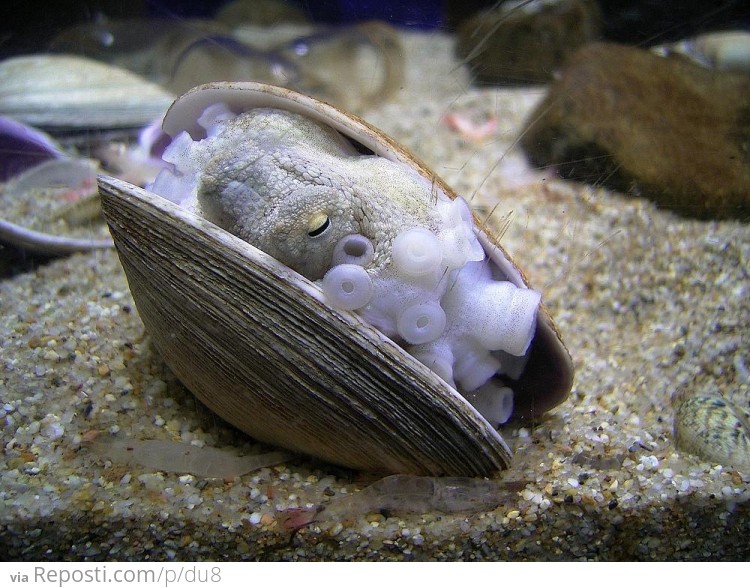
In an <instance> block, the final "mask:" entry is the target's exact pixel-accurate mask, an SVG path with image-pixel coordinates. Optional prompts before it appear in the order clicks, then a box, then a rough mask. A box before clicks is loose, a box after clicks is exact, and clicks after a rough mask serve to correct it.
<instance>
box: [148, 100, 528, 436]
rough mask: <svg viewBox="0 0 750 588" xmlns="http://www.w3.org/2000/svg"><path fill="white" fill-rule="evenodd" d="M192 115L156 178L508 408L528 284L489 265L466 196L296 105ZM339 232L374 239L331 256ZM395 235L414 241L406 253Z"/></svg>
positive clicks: (495, 416)
mask: <svg viewBox="0 0 750 588" xmlns="http://www.w3.org/2000/svg"><path fill="white" fill-rule="evenodd" d="M198 122H199V123H200V124H201V125H202V126H203V127H204V128H205V129H206V133H207V138H206V139H204V140H199V141H193V140H192V139H191V138H190V136H189V135H188V134H187V133H182V134H180V135H178V136H177V137H175V139H174V141H173V143H172V145H171V146H170V147H169V148H168V150H167V151H166V152H165V155H164V159H165V161H167V162H170V163H172V164H174V165H175V168H176V169H175V171H170V170H167V171H165V172H162V174H161V175H160V176H159V177H158V178H157V179H156V180H155V182H154V184H153V186H152V190H153V191H154V192H156V193H159V194H162V195H163V196H165V197H168V198H170V199H172V200H175V201H178V202H180V203H181V204H182V205H183V206H186V207H187V208H188V209H191V210H193V211H194V212H196V213H198V214H200V215H201V216H204V217H205V218H207V219H208V220H210V221H212V222H214V223H215V224H217V225H219V226H220V227H222V228H224V229H225V230H227V231H229V232H231V233H233V234H235V235H237V236H238V237H240V238H242V239H244V240H246V241H248V242H249V243H251V244H253V245H254V246H256V247H258V248H259V249H261V250H263V251H265V252H266V253H268V254H270V255H272V256H273V257H275V258H276V259H278V260H279V261H281V262H282V263H284V264H285V265H287V266H289V267H291V268H292V269H294V270H296V271H298V272H299V273H301V274H303V275H304V276H305V277H307V278H309V279H311V280H322V281H321V284H322V287H323V291H324V293H325V294H326V296H327V297H328V298H329V300H330V301H331V303H332V305H333V306H337V305H339V306H341V307H342V308H345V309H346V310H355V311H356V312H358V313H359V314H360V315H361V316H362V317H363V318H364V319H365V320H367V321H368V322H370V323H371V324H373V325H374V326H375V327H377V328H378V329H380V330H381V331H382V332H383V333H384V334H386V335H387V336H389V337H393V338H394V339H396V340H397V341H400V342H401V343H402V344H404V346H405V348H406V350H407V351H408V352H410V353H412V354H413V355H414V356H415V357H416V358H417V359H419V360H420V361H422V362H423V363H425V365H428V367H431V368H432V369H433V370H434V371H435V372H436V373H438V375H440V376H441V377H443V379H445V380H446V381H447V382H449V383H450V384H451V385H453V386H456V387H457V388H458V389H459V391H461V392H462V393H468V394H465V395H466V396H467V399H469V400H470V401H471V402H472V403H473V404H475V406H477V409H478V410H479V411H480V412H481V413H482V414H483V415H484V416H485V417H486V418H487V419H488V420H489V421H490V422H492V423H494V424H499V423H501V422H503V421H504V420H507V418H508V416H509V415H510V411H511V410H512V408H511V407H510V406H511V403H512V392H511V391H510V389H508V388H506V387H505V383H504V382H502V381H497V382H495V381H494V380H493V379H492V377H493V374H495V373H500V374H503V373H504V374H507V375H510V376H512V377H514V378H515V377H518V374H519V370H520V369H522V368H523V363H524V361H525V358H524V356H525V354H526V352H527V350H528V347H529V344H530V341H531V337H532V336H533V333H534V331H535V325H536V314H537V308H538V304H539V294H538V293H536V292H534V291H533V290H528V289H526V288H518V287H516V286H514V285H512V284H511V283H510V282H509V281H507V277H505V276H502V275H498V273H499V272H498V270H497V268H494V266H492V265H491V264H490V265H488V264H489V263H490V262H489V261H488V260H487V259H486V258H485V254H484V250H483V249H482V247H481V245H480V244H479V242H478V241H477V239H476V237H475V236H474V232H473V225H472V219H471V214H470V212H469V209H468V206H467V205H466V204H465V202H463V200H461V199H456V200H453V201H452V200H450V199H448V198H447V197H445V196H443V195H438V193H437V192H436V191H434V190H433V187H432V186H431V185H430V183H429V182H428V181H427V180H425V179H424V178H423V177H421V176H419V175H418V174H416V173H415V172H414V171H413V170H411V169H410V168H409V167H407V166H404V165H403V164H400V163H398V162H393V161H390V160H387V159H384V158H381V157H377V156H374V155H367V154H365V155H363V154H362V153H360V152H359V151H358V150H357V149H356V148H355V146H354V145H353V144H352V143H350V142H349V141H347V140H346V139H344V138H343V137H342V136H341V135H340V134H339V133H337V132H336V131H334V130H332V129H331V128H328V127H326V126H324V125H322V124H320V123H317V122H314V121H312V120H310V119H308V118H306V117H304V116H301V115H298V114H294V113H290V112H287V111H283V110H276V109H269V108H259V109H254V110H250V111H247V112H244V113H242V114H240V115H237V116H235V115H234V114H233V113H232V112H230V111H229V110H228V109H226V108H223V107H222V106H221V105H215V106H211V107H209V108H207V109H206V111H205V112H204V113H203V115H202V116H201V117H200V118H199V119H198ZM350 239H354V241H356V242H357V246H356V247H358V248H359V247H362V248H364V246H362V245H361V244H362V243H365V244H367V243H368V242H369V243H371V245H372V247H371V250H370V251H368V252H367V255H365V256H363V259H362V261H356V260H355V261H354V262H353V263H350V262H345V263H343V264H341V265H334V267H333V268H332V267H331V266H332V263H333V262H332V259H335V258H337V257H340V251H339V253H336V255H334V253H335V251H337V249H336V248H337V245H340V244H344V243H345V242H347V240H350ZM405 242H408V243H411V244H412V245H410V246H408V247H407V252H406V253H404V246H403V243H405ZM394 245H395V246H394ZM339 249H340V247H339ZM432 258H434V259H432ZM425 260H426V263H427V265H426V266H424V267H425V268H426V269H423V268H422V266H420V263H422V262H423V261H425ZM493 268H494V269H493ZM334 274H335V276H334V281H335V280H336V279H338V280H339V282H338V284H339V286H340V285H341V284H343V285H344V286H346V288H354V287H356V288H361V287H365V295H364V298H362V299H361V300H359V301H358V302H356V304H353V305H351V306H348V307H347V306H345V304H344V303H342V304H338V300H339V298H338V295H337V294H336V292H334V290H335V286H334V287H332V286H331V285H330V284H329V283H328V282H330V281H331V280H330V278H331V276H333V275H334ZM340 276H343V277H340ZM349 276H352V279H350V278H349ZM342 280H343V281H342ZM358 280H359V281H358ZM355 285H356V286H355ZM453 288H462V290H461V291H462V292H465V294H464V295H461V296H457V295H456V292H457V290H453ZM423 324H427V325H428V333H432V331H429V328H430V325H437V327H436V328H437V330H435V331H434V333H432V334H429V336H427V337H423V336H422V334H421V332H418V331H419V328H421V326H422V325H423ZM404 325H406V326H404ZM503 332H508V333H509V337H512V338H513V341H512V342H510V343H508V344H507V346H506V344H505V341H502V340H500V339H497V337H496V334H497V333H503ZM518 333H520V335H519V334H518ZM488 341H489V342H488ZM454 376H455V378H456V381H457V382H458V385H457V384H456V382H454ZM500 398H503V399H506V400H505V401H500V400H498V399H500ZM493 399H494V400H493Z"/></svg>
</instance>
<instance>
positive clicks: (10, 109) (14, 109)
mask: <svg viewBox="0 0 750 588" xmlns="http://www.w3.org/2000/svg"><path fill="white" fill-rule="evenodd" d="M172 99H173V97H172V95H171V94H169V93H168V92H166V91H165V90H163V89H162V88H160V87H159V86H157V85H156V84H153V83H151V82H149V81H147V80H144V79H143V78H141V77H139V76H137V75H136V74H133V73H131V72H128V71H126V70H124V69H120V68H118V67H115V66H112V65H107V64H104V63H99V62H97V61H93V60H91V59H85V58H83V57H75V56H72V55H45V54H41V55H29V56H23V57H13V58H11V59H7V60H5V61H3V62H0V114H3V115H5V116H9V117H11V118H14V119H16V120H18V121H21V122H24V123H26V124H28V125H32V126H35V127H40V128H44V129H91V128H96V129H116V128H136V127H142V126H145V125H147V124H148V123H149V122H151V121H152V120H153V119H155V118H157V117H160V116H162V115H163V114H164V111H165V110H166V109H167V108H168V107H169V105H170V104H171V103H172Z"/></svg>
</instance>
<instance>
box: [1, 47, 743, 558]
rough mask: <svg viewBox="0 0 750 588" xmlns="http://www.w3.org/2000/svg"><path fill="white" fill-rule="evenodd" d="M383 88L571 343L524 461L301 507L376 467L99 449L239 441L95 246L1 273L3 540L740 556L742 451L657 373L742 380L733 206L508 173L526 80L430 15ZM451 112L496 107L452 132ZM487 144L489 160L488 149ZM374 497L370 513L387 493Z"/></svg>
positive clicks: (76, 550) (220, 551) (222, 552)
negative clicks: (153, 458) (214, 463)
mask: <svg viewBox="0 0 750 588" xmlns="http://www.w3.org/2000/svg"><path fill="white" fill-rule="evenodd" d="M403 42H404V46H405V52H406V56H407V71H406V81H405V85H404V89H403V90H402V91H401V92H400V93H399V94H398V95H397V96H396V97H395V98H394V100H392V101H391V102H389V103H388V104H386V105H382V106H379V107H377V108H373V109H371V110H369V111H367V112H365V113H363V114H364V116H365V117H366V118H367V119H368V120H369V121H370V122H372V123H373V124H375V125H376V126H379V127H380V128H382V129H383V130H385V131H386V132H388V133H390V134H391V135H392V136H393V137H394V138H396V139H397V140H399V141H401V142H403V143H404V144H406V145H407V146H408V147H409V148H411V149H412V150H413V151H414V152H415V153H416V154H418V155H419V156H420V157H421V158H422V159H424V160H425V161H426V162H427V163H428V164H429V165H430V166H432V167H433V168H434V169H435V171H436V172H437V173H438V174H439V175H441V176H442V177H443V178H444V179H445V180H446V181H447V182H448V183H449V184H450V185H452V186H453V187H454V188H455V189H456V190H457V191H458V192H459V193H460V194H463V195H464V196H465V197H466V198H467V199H468V200H470V201H471V203H472V205H473V206H474V207H475V208H476V209H477V210H478V211H479V212H480V213H482V212H484V213H485V214H486V213H488V212H489V211H493V212H492V216H491V219H490V221H489V222H490V224H491V225H493V226H495V227H496V228H497V227H499V226H500V225H501V224H502V222H503V219H505V218H507V217H508V215H510V217H509V218H510V223H509V227H508V229H507V231H506V232H505V234H504V236H503V238H502V243H503V245H504V246H505V247H506V249H507V250H508V251H510V252H511V253H512V254H513V255H514V258H515V260H516V262H517V263H518V264H519V265H520V266H521V267H522V268H524V270H525V272H526V273H527V275H528V277H529V279H530V281H531V284H532V285H533V286H534V287H536V288H538V289H540V290H541V291H542V292H543V295H544V300H545V302H546V304H547V306H548V308H549V310H550V312H551V314H552V316H553V317H554V318H555V320H556V322H557V325H558V327H559V329H560V331H561V333H562V335H563V338H564V340H565V343H566V345H567V346H568V348H569V349H570V353H571V355H572V357H573V361H574V363H575V368H576V379H575V384H574V387H573V390H572V393H571V395H570V397H569V399H568V400H567V401H565V402H564V403H563V404H562V405H560V406H559V407H557V408H556V409H554V410H553V411H552V412H551V413H550V414H549V415H547V416H546V417H545V418H544V419H543V420H541V421H540V422H538V423H535V425H534V426H533V427H530V426H528V425H527V426H521V425H518V424H511V425H509V426H507V427H506V428H505V429H504V430H503V435H504V436H505V438H506V439H507V440H508V443H509V444H510V445H511V447H512V448H513V450H514V453H515V461H514V464H513V467H512V468H511V470H509V471H508V472H505V473H503V474H500V475H499V476H498V477H501V476H504V477H505V478H506V479H512V480H515V481H519V480H520V481H522V482H523V483H524V484H523V485H522V486H523V488H522V489H521V490H520V491H518V492H508V493H506V495H504V496H503V497H502V498H501V499H500V500H501V502H500V504H499V505H498V506H497V508H495V509H494V510H492V511H489V512H482V513H475V514H443V513H438V512H430V513H421V514H408V515H403V516H396V515H393V514H391V515H390V516H385V515H384V514H383V513H377V512H373V513H371V514H369V515H366V516H356V517H353V518H351V519H347V518H344V519H340V520H331V519H330V518H329V519H327V518H326V517H325V511H323V512H322V513H321V515H320V517H319V521H318V522H315V523H313V524H311V525H309V526H306V527H304V528H302V529H300V530H299V531H297V532H296V533H294V534H292V533H290V532H289V531H288V530H287V529H286V528H285V527H284V525H283V516H282V515H283V513H284V512H286V511H288V510H289V509H294V508H314V507H316V506H318V505H321V504H326V503H329V502H330V501H331V500H333V499H334V498H336V497H339V496H342V495H345V494H347V493H349V494H351V493H354V492H357V491H358V490H360V489H361V488H363V487H364V486H365V485H366V484H367V483H369V482H371V481H372V480H373V479H374V478H372V477H368V476H363V475H357V474H355V473H353V472H348V471H344V470H341V469H340V468H336V467H334V466H330V465H327V464H324V463H320V462H313V461H310V460H306V459H305V458H297V459H295V460H294V461H292V462H289V463H286V464H283V465H280V466H276V467H272V468H264V469H261V470H259V471H256V472H254V473H251V474H247V475H245V476H243V477H241V478H238V479H235V480H234V481H233V482H225V481H221V480H204V479H200V478H198V477H196V476H192V475H178V474H164V473H161V472H153V471H149V470H147V469H145V468H142V469H138V468H132V467H123V466H121V465H117V464H114V465H113V464H105V463H103V462H102V460H100V459H99V458H97V456H96V455H93V454H92V453H91V452H89V451H87V450H86V448H85V447H82V444H81V441H82V438H83V437H84V436H85V435H86V434H87V433H88V432H89V431H92V430H100V431H107V432H109V433H118V434H119V435H121V436H125V435H127V436H129V437H132V438H135V439H176V440H182V441H184V442H192V443H194V444H198V445H207V446H234V447H237V448H238V449H239V450H241V451H245V452H258V451H263V450H268V449H269V448H267V447H259V446H257V444H254V443H253V442H252V440H249V439H248V438H247V437H246V436H244V435H242V434H241V433H238V432H237V431H235V430H234V429H232V428H231V427H229V426H228V425H226V424H224V423H223V422H221V421H220V420H219V419H218V418H217V417H215V416H213V415H211V414H210V413H208V411H207V410H206V409H205V408H204V407H202V406H201V405H200V404H199V403H198V402H197V401H196V400H195V399H194V398H193V396H192V395H191V394H190V393H189V392H188V391H187V390H186V389H185V388H183V387H182V386H181V385H180V384H179V382H177V381H176V380H175V379H174V377H173V376H172V375H171V374H170V373H169V371H168V370H167V368H166V367H165V366H164V364H163V362H162V360H161V359H160V358H159V356H158V355H157V354H156V352H155V351H154V349H153V347H152V346H151V345H150V343H149V338H148V336H147V335H146V333H145V332H144V329H143V325H142V323H141V320H140V318H139V317H138V313H137V310H136V308H135V306H134V303H133V300H132V298H131V296H130V292H129V290H128V285H127V282H126V279H125V275H124V273H123V271H122V268H121V266H120V263H119V261H118V258H117V255H116V253H115V252H114V251H97V252H92V253H90V254H79V255H75V256H71V257H67V258H62V259H58V260H55V261H53V262H51V263H49V264H47V265H44V266H43V267H40V268H39V269H37V270H36V271H31V272H27V273H24V274H21V275H17V276H15V277H13V278H10V279H6V280H4V281H1V282H0V333H1V334H2V335H1V336H2V341H3V344H2V350H1V351H0V359H1V361H2V366H3V371H2V374H1V375H0V393H1V395H2V399H1V405H0V417H2V419H3V428H2V431H1V432H0V435H1V436H2V437H1V440H2V447H3V453H4V458H3V462H2V463H1V464H0V552H2V553H4V554H5V556H6V558H7V559H12V560H32V559H53V560H65V559H70V560H86V559H88V560H101V559H121V560H136V559H137V560H196V559H197V560H208V559H215V560H238V559H264V560H271V559H273V560H277V559H280V560H319V559H357V560H433V559H437V560H461V559H463V560H506V559H508V560H527V559H541V560H571V559H600V560H620V559H639V560H663V559H747V558H748V557H749V556H750V546H749V545H748V542H747V537H748V536H750V508H749V507H748V498H750V486H749V484H750V472H747V471H740V470H737V469H734V468H732V467H729V466H722V465H719V464H716V463H708V462H704V461H701V460H700V459H699V458H697V457H694V456H691V455H689V454H687V453H684V452H679V451H677V450H676V448H675V446H674V443H673V435H672V426H673V417H674V400H673V399H674V397H675V395H691V394H721V395H723V396H725V397H726V398H728V399H731V400H733V401H735V402H740V403H742V402H744V403H747V398H748V396H750V381H748V379H747V375H746V374H747V371H743V370H742V369H740V368H738V366H740V367H742V366H744V365H748V364H750V362H748V357H747V349H748V333H750V329H749V327H750V290H749V288H750V280H748V268H749V267H750V228H749V227H748V225H747V224H743V223H739V222H698V221H694V220H690V219H685V218H681V217H677V216H675V215H673V214H671V213H668V212H664V211H660V210H658V209H657V208H656V207H655V206H653V205H652V204H651V203H650V202H648V201H645V200H641V199H634V198H629V197H625V196H623V195H618V194H614V193H611V192H607V191H606V190H602V189H596V188H592V187H587V186H582V185H578V184H570V183H565V182H562V181H559V180H554V179H543V178H541V177H534V176H528V175H525V174H523V173H521V172H520V171H519V170H520V169H521V168H522V166H521V164H520V155H519V154H518V153H517V152H516V151H515V150H514V149H513V148H512V144H513V139H514V138H515V136H516V134H517V133H518V131H519V129H520V128H521V125H522V122H523V120H524V117H525V116H526V115H527V114H528V113H529V112H530V111H531V110H532V109H533V107H534V105H535V104H536V103H537V102H538V100H539V99H540V98H541V97H542V95H543V93H544V88H543V87H536V88H528V89H501V90H498V89H474V88H471V87H470V86H469V83H468V77H467V76H466V74H465V72H463V70H461V69H460V68H458V69H457V67H456V66H457V64H456V63H455V60H454V58H453V56H452V51H451V47H452V40H451V38H449V37H447V36H442V35H427V34H414V33H409V34H405V35H404V38H403ZM449 112H454V113H459V114H464V115H472V116H475V115H477V114H478V113H479V114H484V115H494V116H496V117H497V119H498V123H499V127H498V130H497V132H496V133H494V134H493V135H492V136H490V137H489V138H487V139H485V140H483V141H482V142H480V143H475V142H471V141H466V140H464V139H463V138H462V137H461V136H460V135H459V134H458V133H457V132H456V131H454V130H451V129H450V128H448V126H446V125H445V124H443V123H442V122H441V119H442V117H443V115H445V114H446V113H449ZM504 154H505V155H506V156H505V157H504V159H503V160H502V161H501V162H500V164H499V165H498V161H499V160H500V158H501V157H502V156H503V155H504ZM385 514H389V513H385Z"/></svg>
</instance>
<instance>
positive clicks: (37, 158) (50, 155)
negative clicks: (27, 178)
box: [0, 116, 65, 182]
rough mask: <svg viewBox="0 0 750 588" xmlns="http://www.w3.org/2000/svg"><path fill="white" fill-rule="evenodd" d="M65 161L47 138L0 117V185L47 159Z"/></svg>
mask: <svg viewBox="0 0 750 588" xmlns="http://www.w3.org/2000/svg"><path fill="white" fill-rule="evenodd" d="M61 157H65V155H64V154H63V153H62V151H60V148H59V147H58V145H57V143H55V141H54V140H53V139H52V138H51V137H50V136H49V135H47V134H45V133H43V132H42V131H39V130H37V129H35V128H33V127H29V126H26V125H24V124H21V123H19V122H17V121H15V120H13V119H12V118H8V117H5V116H0V181H1V182H7V181H8V180H9V179H11V178H13V177H15V176H17V175H19V174H21V173H22V172H24V171H26V170H28V169H29V168H32V167H34V166H37V165H39V164H40V163H42V162H44V161H47V160H49V159H58V158H61Z"/></svg>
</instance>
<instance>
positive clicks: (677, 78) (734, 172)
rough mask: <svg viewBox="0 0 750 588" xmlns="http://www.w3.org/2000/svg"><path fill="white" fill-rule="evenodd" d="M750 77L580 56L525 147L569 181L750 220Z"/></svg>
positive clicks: (598, 51) (696, 212) (641, 57)
mask: <svg viewBox="0 0 750 588" xmlns="http://www.w3.org/2000/svg"><path fill="white" fill-rule="evenodd" d="M749 96H750V76H748V75H746V74H740V73H728V72H718V71H713V70H709V69H706V68H703V67H701V66H698V65H695V64H693V63H690V62H688V61H686V60H684V59H680V58H664V57H659V56H657V55H654V54H652V53H651V52H649V51H646V50H642V49H635V48H631V47H626V46H621V45H616V44H604V43H601V44H599V43H598V44H594V45H590V46H588V47H585V48H583V49H581V50H580V51H579V52H578V53H577V54H576V55H575V56H574V57H573V58H572V59H571V61H570V62H569V64H568V66H567V67H566V68H565V70H564V71H563V73H562V76H561V78H560V79H559V80H558V81H556V82H554V83H553V84H552V85H551V87H550V90H549V93H548V95H547V97H546V99H545V100H543V101H542V102H541V103H540V104H539V106H538V107H537V109H536V110H535V111H534V112H533V113H532V114H531V115H530V116H529V118H528V121H527V123H526V128H525V130H524V131H522V139H521V141H520V143H521V146H522V147H523V149H524V150H525V151H526V153H527V155H528V156H529V158H530V159H531V160H532V162H533V163H534V164H535V165H538V166H552V165H554V166H557V168H558V171H559V173H560V174H561V175H562V176H563V177H566V178H569V179H576V180H580V181H585V182H589V183H595V184H604V185H606V186H608V187H610V188H613V189H616V190H621V191H627V192H630V193H633V194H636V195H642V196H645V197H648V198H650V199H652V200H654V201H655V202H656V203H657V204H658V205H659V206H661V207H664V208H668V209H671V210H674V211H676V212H679V213H682V214H684V215H687V216H693V217H697V218H703V219H708V218H744V219H745V220H747V217H748V214H750V101H749V100H748V97H749Z"/></svg>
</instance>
